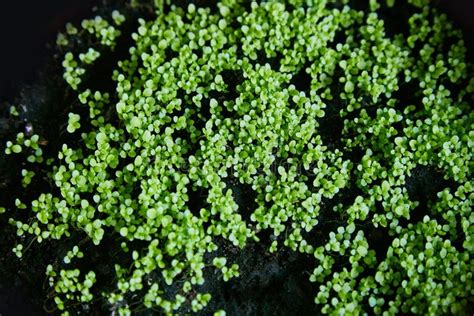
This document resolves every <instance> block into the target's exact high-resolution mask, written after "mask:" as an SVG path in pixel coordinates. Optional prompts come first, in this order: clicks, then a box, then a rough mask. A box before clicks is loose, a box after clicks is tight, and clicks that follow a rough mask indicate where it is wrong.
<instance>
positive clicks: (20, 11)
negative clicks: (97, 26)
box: [0, 0, 100, 102]
mask: <svg viewBox="0 0 474 316" xmlns="http://www.w3.org/2000/svg"><path fill="white" fill-rule="evenodd" d="M0 3H1V4H0V102H4V101H7V100H8V101H11V99H12V98H13V97H14V96H15V94H16V93H17V92H18V88H19V87H20V86H21V85H22V84H24V83H31V82H33V81H34V79H35V78H36V73H37V71H38V69H40V68H41V65H42V64H43V63H44V62H45V60H46V56H47V49H46V44H47V43H54V42H55V40H56V35H57V33H58V31H60V30H62V29H64V26H65V24H66V23H67V22H75V23H79V22H80V21H81V20H82V19H83V18H84V17H88V16H89V15H90V12H91V9H92V7H93V6H94V5H97V4H99V3H100V0H13V1H6V0H3V1H1V2H0Z"/></svg>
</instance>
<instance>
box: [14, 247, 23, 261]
mask: <svg viewBox="0 0 474 316" xmlns="http://www.w3.org/2000/svg"><path fill="white" fill-rule="evenodd" d="M22 251H23V245H22V244H19V245H17V246H15V247H14V248H13V252H14V253H15V255H16V256H17V257H18V258H21V257H23V253H22Z"/></svg>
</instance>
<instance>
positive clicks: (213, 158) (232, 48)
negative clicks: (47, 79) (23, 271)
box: [0, 0, 474, 315]
mask: <svg viewBox="0 0 474 316" xmlns="http://www.w3.org/2000/svg"><path fill="white" fill-rule="evenodd" d="M362 2H363V1H347V0H319V1H312V0H307V1H303V0H289V1H265V2H247V1H238V0H222V1H220V2H218V3H212V4H208V3H207V4H206V5H207V6H205V5H203V4H201V3H199V1H198V2H197V3H190V4H187V3H186V2H184V1H182V2H179V1H178V2H175V4H173V5H171V4H169V3H167V2H161V1H155V3H154V4H150V3H140V2H139V1H132V3H126V4H121V5H120V6H118V7H117V8H118V11H117V10H114V11H113V12H112V10H109V11H106V10H105V11H104V12H105V13H104V14H103V15H102V16H101V17H96V18H94V19H88V20H84V21H83V22H82V23H81V24H80V25H76V26H74V25H72V24H68V26H67V28H66V30H65V32H64V33H62V34H60V35H59V36H58V41H57V45H58V48H57V54H58V56H61V57H60V58H61V59H63V61H62V66H63V74H64V75H63V79H64V80H65V82H67V85H68V86H67V88H65V89H64V91H63V93H64V94H66V95H67V97H66V98H65V99H64V100H67V102H68V104H67V105H66V106H65V107H64V108H65V109H66V110H67V111H66V112H64V108H63V109H62V112H60V113H59V114H58V115H59V116H60V118H59V119H58V121H59V123H58V126H60V132H59V133H58V135H57V140H56V141H55V140H53V139H48V136H47V135H48V131H45V133H44V134H41V133H38V134H32V133H30V134H29V133H28V132H20V133H18V134H17V135H16V136H15V137H14V138H12V139H11V140H9V141H8V142H6V146H5V148H4V151H5V153H6V154H7V155H8V157H10V158H8V159H10V161H11V163H12V166H13V165H14V163H13V160H14V161H15V163H16V166H21V168H20V169H21V178H20V180H19V181H18V183H17V185H18V186H19V187H20V189H17V190H16V191H14V192H13V193H12V194H11V195H10V196H9V199H5V200H6V201H5V202H4V203H5V205H4V207H2V208H1V209H0V210H1V212H3V213H4V214H3V215H2V217H3V218H8V221H9V224H11V226H12V227H14V228H15V229H16V232H17V237H16V238H14V239H12V238H10V237H9V238H8V240H9V241H10V242H11V244H10V249H11V248H13V251H14V253H15V254H16V255H17V256H18V257H19V258H21V259H19V262H28V261H27V260H30V261H31V260H34V258H35V257H38V258H40V257H41V259H38V260H39V261H38V262H40V263H39V264H40V265H41V264H43V266H42V273H43V275H44V273H45V274H46V275H45V278H46V280H47V281H46V284H45V288H46V289H47V292H48V295H47V296H45V308H46V309H47V310H48V311H49V312H51V313H63V314H66V315H67V314H78V313H88V312H90V311H91V309H93V310H102V311H108V312H109V313H110V312H118V313H119V314H120V315H128V314H130V313H131V314H139V313H166V314H175V313H197V312H202V313H205V314H209V313H211V314H212V313H216V315H225V313H226V309H227V312H228V313H230V314H238V313H239V312H241V313H252V312H254V313H257V312H258V313H277V312H278V311H277V309H278V308H279V306H280V305H279V304H283V303H285V300H284V299H283V300H282V302H283V303H281V302H279V301H276V302H273V301H272V299H271V298H270V299H268V297H267V298H263V299H262V300H261V304H265V303H268V304H273V303H274V305H273V307H274V310H272V309H271V306H270V307H269V306H266V307H265V308H267V309H259V308H258V307H255V306H254V309H253V310H252V309H251V308H250V307H248V306H244V305H245V304H243V303H242V302H240V305H239V303H238V302H235V301H233V300H234V299H235V297H234V296H233V295H239V296H240V297H241V296H243V295H244V294H243V293H242V288H240V292H239V286H240V285H239V284H250V286H252V284H253V285H255V286H259V285H260V286H261V282H260V283H259V282H255V281H252V280H254V279H252V278H255V276H256V275H257V278H263V279H265V274H267V277H268V274H270V275H271V274H272V273H273V274H279V275H280V278H283V279H282V280H279V281H278V282H280V283H285V282H288V283H289V282H296V283H297V285H296V286H295V285H294V284H292V285H291V284H290V285H288V286H286V285H285V286H284V289H285V290H286V292H287V294H286V295H287V296H288V297H287V298H286V302H288V301H290V302H291V304H292V305H295V306H296V307H294V308H295V309H294V310H298V308H300V307H301V306H300V305H305V306H304V307H303V309H301V310H305V311H310V312H311V313H325V314H339V315H341V314H344V313H345V314H346V315H357V314H365V313H368V314H373V313H374V314H384V315H393V314H398V313H413V314H423V315H425V314H462V313H467V311H468V307H469V304H472V298H473V287H472V285H473V282H472V270H473V260H472V258H471V256H472V253H473V247H474V244H473V239H472V237H473V233H474V231H473V228H472V222H473V221H474V216H473V215H472V212H471V210H472V201H473V194H474V193H473V181H472V170H473V160H472V151H473V145H474V130H473V124H474V115H473V112H472V108H471V104H472V102H473V92H474V79H473V76H472V65H471V64H469V63H467V62H466V60H465V55H466V49H465V48H464V42H463V39H462V34H461V32H459V31H457V30H456V29H455V28H453V26H452V24H451V23H450V22H449V20H448V19H447V18H446V16H445V15H444V14H441V13H440V12H438V11H437V10H436V9H434V8H432V7H430V5H429V3H428V1H423V0H411V1H408V2H407V1H393V0H387V1H382V0H379V1H376V0H371V1H367V3H366V4H364V5H361V3H362ZM111 7H112V6H111ZM110 12H112V13H110ZM20 112H21V109H18V108H16V107H12V108H11V114H10V117H11V119H12V120H14V119H15V117H19V116H21V115H22V114H21V113H20ZM52 128H53V129H54V127H52ZM30 130H31V129H30ZM49 133H51V132H49ZM13 187H15V186H13ZM48 245H49V246H48ZM52 245H53V246H52ZM42 249H43V250H42ZM45 249H46V250H45ZM41 251H46V252H48V253H49V254H50V255H45V254H43V253H42V252H41ZM266 263H269V264H266ZM292 266H294V267H296V268H293V269H292ZM259 269H260V270H259ZM285 269H286V270H285ZM296 270H298V271H296ZM272 271H273V272H272ZM275 271H276V272H275ZM284 271H290V272H284ZM285 273H286V274H285ZM262 275H263V276H262ZM282 275H283V277H281V276H282ZM295 275H297V277H295ZM252 282H253V283H252ZM229 284H230V285H229ZM271 286H272V285H271V284H270V285H268V284H267V288H270V287H271ZM295 288H296V289H297V290H298V291H300V292H298V291H296V290H295V291H292V290H294V289H295ZM244 290H245V288H244ZM247 290H248V291H249V293H250V295H257V294H255V293H257V292H252V291H254V290H255V289H248V288H247ZM223 292H225V293H227V294H225V293H224V294H223ZM229 293H230V294H229ZM258 295H262V293H260V294H258ZM270 295H275V298H279V297H280V296H281V295H284V294H282V293H279V294H275V293H273V292H270ZM307 297H310V299H309V301H308V300H307V299H303V298H307ZM229 302H233V303H232V304H234V305H231V304H230V303H229ZM272 302H273V303H272ZM258 303H259V302H258V301H257V302H256V303H255V304H257V305H258ZM235 304H236V305H235ZM262 306H263V305H262ZM268 308H270V309H268ZM282 308H283V307H282ZM284 311H286V312H291V309H286V310H284V309H282V310H280V312H284Z"/></svg>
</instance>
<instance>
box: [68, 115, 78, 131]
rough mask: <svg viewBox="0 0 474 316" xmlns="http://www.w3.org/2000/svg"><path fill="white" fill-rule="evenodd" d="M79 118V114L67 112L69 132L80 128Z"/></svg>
mask: <svg viewBox="0 0 474 316" xmlns="http://www.w3.org/2000/svg"><path fill="white" fill-rule="evenodd" d="M80 120H81V117H80V115H79V114H74V113H69V119H68V123H67V131H68V132H69V133H74V132H75V131H76V130H77V129H79V128H81V123H79V121H80Z"/></svg>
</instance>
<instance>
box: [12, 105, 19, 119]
mask: <svg viewBox="0 0 474 316" xmlns="http://www.w3.org/2000/svg"><path fill="white" fill-rule="evenodd" d="M10 114H11V115H12V116H17V117H18V116H20V113H19V112H18V109H17V108H16V106H14V105H12V106H10Z"/></svg>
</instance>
